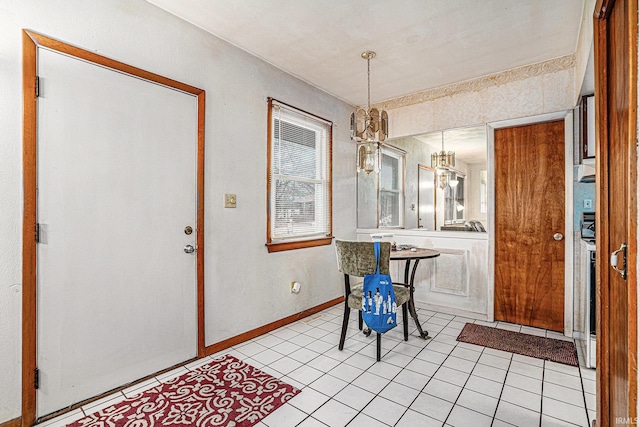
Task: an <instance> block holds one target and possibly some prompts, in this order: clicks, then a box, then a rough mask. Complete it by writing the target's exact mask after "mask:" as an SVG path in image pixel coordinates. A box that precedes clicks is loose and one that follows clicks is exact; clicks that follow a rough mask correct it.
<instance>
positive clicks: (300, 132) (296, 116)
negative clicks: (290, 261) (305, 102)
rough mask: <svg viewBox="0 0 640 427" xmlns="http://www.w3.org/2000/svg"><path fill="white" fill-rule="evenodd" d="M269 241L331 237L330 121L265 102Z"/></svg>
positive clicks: (283, 105)
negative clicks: (268, 113) (267, 111)
mask: <svg viewBox="0 0 640 427" xmlns="http://www.w3.org/2000/svg"><path fill="white" fill-rule="evenodd" d="M270 125H271V126H270V128H271V135H270V138H269V141H270V150H269V151H270V159H269V160H270V167H269V189H268V190H269V197H268V199H269V224H268V227H269V231H270V233H269V236H268V237H269V240H270V242H267V243H274V242H278V241H292V240H308V239H314V238H324V237H327V236H330V235H331V122H328V121H326V120H323V119H320V118H318V117H315V116H313V115H311V114H308V113H305V112H303V111H300V110H297V109H295V108H293V107H290V106H288V105H285V104H281V103H278V102H276V101H274V100H272V101H271V123H270Z"/></svg>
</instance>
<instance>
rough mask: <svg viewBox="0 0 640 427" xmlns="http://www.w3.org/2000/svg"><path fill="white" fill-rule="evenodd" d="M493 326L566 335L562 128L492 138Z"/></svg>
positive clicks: (518, 130) (499, 132)
mask: <svg viewBox="0 0 640 427" xmlns="http://www.w3.org/2000/svg"><path fill="white" fill-rule="evenodd" d="M495 186H496V187H495V188H496V195H495V203H496V211H495V230H496V231H495V242H496V243H495V247H496V249H495V318H496V320H504V321H507V322H513V323H520V324H523V325H529V326H535V327H538V328H545V329H552V330H555V331H561V332H562V331H564V243H565V242H564V236H561V237H562V240H555V239H554V234H556V233H560V234H561V235H562V234H564V229H565V218H564V206H565V179H564V120H559V121H553V122H547V123H536V124H532V125H526V126H517V127H512V128H505V129H496V131H495Z"/></svg>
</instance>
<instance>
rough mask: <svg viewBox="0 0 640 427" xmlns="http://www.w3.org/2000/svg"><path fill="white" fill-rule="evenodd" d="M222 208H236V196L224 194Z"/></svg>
mask: <svg viewBox="0 0 640 427" xmlns="http://www.w3.org/2000/svg"><path fill="white" fill-rule="evenodd" d="M224 207H225V208H235V207H236V195H235V194H225V195H224Z"/></svg>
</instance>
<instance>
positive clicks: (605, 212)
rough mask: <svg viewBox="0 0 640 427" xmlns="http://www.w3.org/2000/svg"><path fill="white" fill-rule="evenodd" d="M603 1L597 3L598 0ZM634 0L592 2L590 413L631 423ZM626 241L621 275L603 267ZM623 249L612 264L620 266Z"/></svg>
mask: <svg viewBox="0 0 640 427" xmlns="http://www.w3.org/2000/svg"><path fill="white" fill-rule="evenodd" d="M600 3H603V4H600ZM637 8H638V4H637V1H635V0H633V1H626V0H617V1H615V2H614V1H605V2H598V4H597V6H596V19H595V22H594V23H595V28H594V34H595V45H594V47H595V70H596V75H595V77H596V93H595V96H596V123H597V125H596V129H597V138H596V153H597V154H596V174H597V179H596V200H597V209H596V231H597V235H596V240H597V242H596V244H597V246H596V254H597V258H598V261H597V266H596V269H597V305H596V316H597V321H596V334H597V341H596V343H597V350H596V353H597V361H596V366H597V370H598V372H597V386H596V387H597V390H598V401H597V415H596V419H597V421H598V423H599V425H601V426H615V425H624V424H633V425H635V424H636V423H637V419H636V416H637V409H636V403H637V375H638V373H637V362H636V359H637V291H636V286H637V274H636V253H637V244H636V242H637V240H636V239H637V233H636V227H637V219H636V218H637V208H636V206H637V205H636V203H637V198H636V195H637V185H636V180H637V165H638V160H637V155H636V141H637V135H636V133H637V132H636V124H637V70H638V64H637V57H638V51H637V43H638V39H637V35H638V34H637V31H638V28H637V26H638V9H637ZM623 243H626V244H627V245H628V248H627V253H628V257H627V268H628V271H627V278H626V280H625V278H624V277H623V276H622V275H621V274H619V273H618V272H616V271H615V270H614V269H613V268H612V267H611V266H610V265H609V256H610V254H611V252H613V251H614V250H616V249H619V248H620V246H621V245H622V244H623ZM622 258H623V253H620V255H619V262H618V267H619V268H622V267H623V259H622Z"/></svg>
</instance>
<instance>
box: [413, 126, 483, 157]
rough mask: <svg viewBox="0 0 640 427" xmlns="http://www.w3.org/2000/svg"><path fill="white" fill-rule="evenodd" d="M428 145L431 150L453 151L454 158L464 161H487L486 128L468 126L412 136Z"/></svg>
mask: <svg viewBox="0 0 640 427" xmlns="http://www.w3.org/2000/svg"><path fill="white" fill-rule="evenodd" d="M414 138H416V139H417V140H419V141H421V142H423V143H424V144H427V145H429V146H430V147H431V148H432V149H433V150H435V151H440V150H442V148H443V145H444V150H445V151H454V152H455V153H456V158H457V159H458V160H460V161H463V162H465V163H470V164H471V163H484V162H486V161H487V128H486V127H485V126H484V125H482V126H470V127H464V128H456V129H447V130H445V131H443V132H431V133H427V134H424V135H417V136H414Z"/></svg>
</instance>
